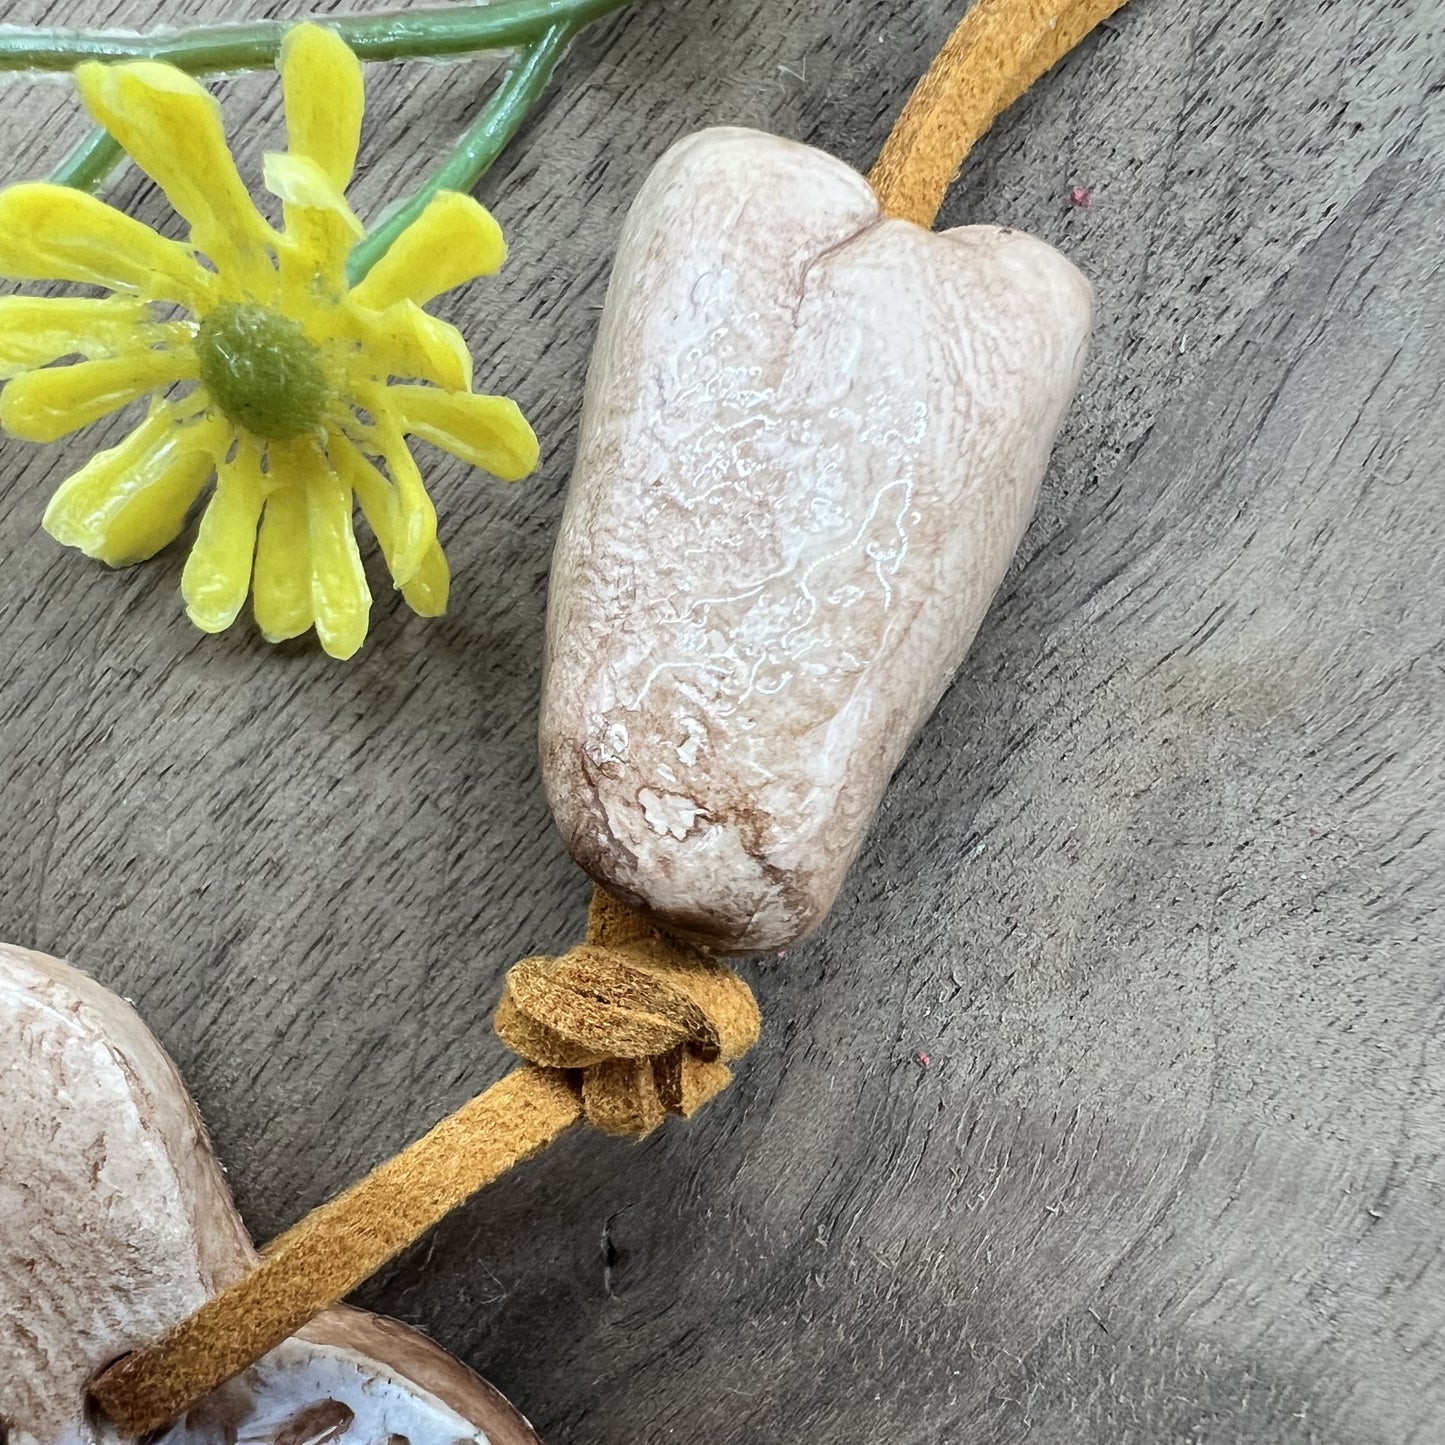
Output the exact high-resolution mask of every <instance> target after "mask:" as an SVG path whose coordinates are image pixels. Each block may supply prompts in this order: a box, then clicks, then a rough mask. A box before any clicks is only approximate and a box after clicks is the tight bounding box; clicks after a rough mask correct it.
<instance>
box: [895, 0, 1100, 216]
mask: <svg viewBox="0 0 1445 1445" xmlns="http://www.w3.org/2000/svg"><path fill="white" fill-rule="evenodd" d="M1123 4H1124V0H978V3H977V4H976V5H974V7H973V8H972V9H971V10H970V11H969V12H968V14H967V15H965V16H964V17H963V19H962V20H961V21H960V22H959V25H958V28H957V29H956V30H954V32H953V34H952V35H950V36H949V37H948V40H947V41H946V42H945V44H944V47H943V49H942V50H941V51H939V53H938V58H937V59H936V60H935V61H934V62H933V64H932V65H931V66H929V68H928V70H927V72H926V73H925V75H924V77H923V79H922V80H920V81H919V82H918V85H917V87H916V89H915V90H914V92H913V94H912V95H911V96H910V97H909V99H908V104H907V105H905V106H904V107H903V112H902V114H901V115H900V116H899V117H898V121H897V123H896V124H895V125H894V127H893V133H892V134H891V135H890V136H889V137H888V140H887V141H886V143H885V144H884V146H883V151H882V154H881V155H880V156H879V157H878V163H877V164H876V165H875V166H874V167H873V169H872V171H870V172H869V175H868V180H869V181H870V183H871V184H872V186H873V189H874V191H876V192H877V194H878V199H879V200H880V201H881V202H882V204H883V209H884V210H885V211H887V212H888V214H889V215H890V216H897V217H899V218H901V219H902V220H905V221H914V222H916V223H917V224H918V225H920V226H932V225H933V222H934V218H935V217H936V216H937V215H938V208H939V207H940V206H941V205H942V204H943V198H944V196H945V195H946V194H947V193H948V188H949V186H950V185H952V184H953V182H954V180H955V178H956V177H957V176H958V172H959V168H960V167H961V166H962V165H963V162H964V159H965V158H966V157H967V155H968V153H969V151H971V150H972V149H973V146H974V143H975V142H976V141H977V140H978V138H979V137H980V136H981V135H983V133H984V132H985V131H986V130H987V129H988V128H989V126H990V125H992V124H993V122H994V119H995V118H996V117H997V116H998V114H999V113H1000V112H1001V111H1003V110H1006V109H1007V108H1008V107H1009V106H1011V105H1012V104H1013V103H1014V101H1016V100H1017V99H1018V98H1019V97H1020V96H1021V95H1022V94H1023V93H1024V92H1025V91H1026V90H1027V89H1028V88H1029V87H1030V86H1031V85H1032V84H1033V83H1034V82H1035V81H1036V80H1038V79H1039V78H1040V77H1041V76H1043V75H1045V74H1047V72H1048V71H1050V70H1052V69H1053V68H1054V66H1055V65H1057V64H1058V63H1059V61H1061V60H1062V59H1063V58H1064V56H1066V55H1067V54H1068V53H1069V52H1070V51H1071V50H1072V49H1073V48H1074V47H1075V46H1076V45H1077V44H1078V43H1079V42H1080V41H1081V40H1082V39H1083V38H1084V37H1085V36H1086V35H1088V34H1089V32H1090V31H1092V30H1093V29H1094V28H1095V27H1096V26H1097V25H1099V24H1100V23H1101V22H1102V21H1104V20H1107V19H1108V18H1109V16H1111V15H1112V14H1113V13H1114V12H1115V11H1116V10H1118V9H1120V8H1121V7H1122V6H1123Z"/></svg>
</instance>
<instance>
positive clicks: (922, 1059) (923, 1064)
mask: <svg viewBox="0 0 1445 1445" xmlns="http://www.w3.org/2000/svg"><path fill="white" fill-rule="evenodd" d="M913 1059H914V1062H915V1063H916V1064H917V1065H918V1067H919V1068H920V1069H926V1068H927V1067H928V1066H929V1065H930V1064H931V1063H932V1062H933V1059H932V1058H931V1057H930V1056H929V1055H928V1054H925V1053H924V1052H923V1050H922V1049H920V1050H919V1051H918V1052H917V1053H916V1054H914V1056H913Z"/></svg>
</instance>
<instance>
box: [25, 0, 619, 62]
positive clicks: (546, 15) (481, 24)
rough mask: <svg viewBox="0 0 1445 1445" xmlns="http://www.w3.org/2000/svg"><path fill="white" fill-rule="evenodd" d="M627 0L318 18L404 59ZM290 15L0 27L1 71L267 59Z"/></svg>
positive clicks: (482, 44) (539, 27)
mask: <svg viewBox="0 0 1445 1445" xmlns="http://www.w3.org/2000/svg"><path fill="white" fill-rule="evenodd" d="M629 3H630V0H497V3H496V4H493V5H488V4H465V5H449V6H447V7H446V8H445V9H421V10H398V11H391V12H388V13H383V14H379V15H348V16H343V17H342V18H340V19H333V18H332V17H329V16H328V17H325V18H324V19H323V20H322V22H321V23H323V24H325V25H328V26H329V27H330V28H331V29H333V30H335V31H336V33H337V34H338V35H340V36H341V38H342V39H343V40H344V41H346V43H347V44H348V45H349V46H350V47H351V48H352V49H353V50H354V51H355V52H356V53H357V54H358V55H359V56H360V57H361V58H362V59H363V60H405V59H417V58H421V57H424V56H444V55H465V54H467V53H468V52H470V51H474V50H507V49H511V48H513V47H515V46H522V45H532V44H535V43H537V42H538V41H541V40H542V39H543V38H544V37H545V36H546V35H547V34H548V33H549V32H550V31H551V30H552V28H553V26H555V25H557V24H559V23H563V24H575V25H577V26H582V25H586V24H589V23H591V22H592V21H594V20H599V19H601V18H602V16H604V15H609V14H611V12H612V11H614V10H620V9H622V7H623V6H624V5H627V4H629ZM295 23H296V22H295V21H294V20H259V21H254V22H252V23H249V24H241V25H207V26H200V27H198V28H196V29H194V30H184V31H176V32H174V33H172V34H169V35H150V36H147V35H135V34H131V33H130V32H128V31H118V30H64V29H48V28H43V27H39V26H24V27H21V26H0V70H52V71H53V70H71V69H73V68H74V67H75V66H77V65H79V64H80V63H81V62H82V61H85V60H164V61H167V62H168V63H169V64H171V65H175V66H178V67H179V68H180V69H181V70H187V71H221V70H254V69H256V68H258V67H260V66H265V65H271V64H273V63H274V61H275V59H276V56H277V55H278V54H279V52H280V49H281V40H282V37H283V36H284V35H285V33H286V31H287V30H288V29H289V28H290V27H291V26H292V25H294V24H295Z"/></svg>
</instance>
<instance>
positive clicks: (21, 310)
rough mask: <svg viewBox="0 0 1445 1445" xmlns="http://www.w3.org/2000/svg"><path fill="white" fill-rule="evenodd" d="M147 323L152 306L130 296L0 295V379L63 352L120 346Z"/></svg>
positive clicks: (104, 351) (144, 331)
mask: <svg viewBox="0 0 1445 1445" xmlns="http://www.w3.org/2000/svg"><path fill="white" fill-rule="evenodd" d="M150 326H151V315H150V309H149V308H148V307H147V306H146V304H145V302H144V301H141V300H139V299H137V298H135V297H131V296H110V297H106V298H104V299H103V300H94V299H92V298H90V297H88V296H0V381H8V380H9V379H10V378H11V377H12V376H19V375H20V373H21V372H22V371H31V370H33V369H34V368H35V367H37V366H49V365H50V363H51V362H52V361H59V360H60V358H61V357H62V356H71V355H76V354H79V355H81V356H110V355H113V354H114V353H115V352H117V351H124V350H126V349H127V348H129V347H133V346H134V345H135V344H136V341H137V339H144V338H145V337H146V336H148V335H149V334H150V331H149V328H150Z"/></svg>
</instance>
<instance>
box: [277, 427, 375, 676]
mask: <svg viewBox="0 0 1445 1445" xmlns="http://www.w3.org/2000/svg"><path fill="white" fill-rule="evenodd" d="M286 451H287V452H288V453H289V454H290V455H289V456H288V458H287V459H286V461H285V462H283V464H282V465H283V467H284V470H285V471H286V472H287V473H288V474H289V473H291V472H292V471H293V469H294V470H295V471H297V472H299V473H304V476H305V485H304V492H305V496H306V514H307V520H308V523H309V536H310V541H311V607H312V612H313V613H314V615H315V618H316V635H317V637H319V638H320V639H321V646H322V647H323V648H324V649H325V650H326V652H327V653H328V654H329V655H330V656H332V657H336V658H340V659H342V660H343V661H344V660H345V659H346V658H348V657H350V656H352V655H353V654H354V653H355V652H356V650H357V648H359V647H360V646H361V644H362V643H363V642H364V641H365V640H366V624H367V617H368V614H369V613H370V611H371V591H370V589H369V588H368V587H367V585H366V573H365V572H364V571H363V569H362V566H361V553H360V551H359V550H358V549H357V546H356V532H355V529H354V527H353V525H352V515H351V488H350V487H348V486H347V485H346V484H345V483H344V482H343V481H342V480H341V479H340V478H339V477H338V476H337V475H336V473H335V472H333V471H332V470H331V466H330V464H329V463H328V462H327V460H326V458H325V457H324V456H322V455H321V454H320V453H319V452H318V451H317V450H316V448H315V446H314V444H312V443H295V444H292V445H291V446H289V447H288V448H286Z"/></svg>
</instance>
